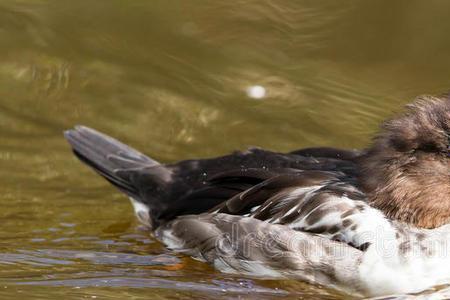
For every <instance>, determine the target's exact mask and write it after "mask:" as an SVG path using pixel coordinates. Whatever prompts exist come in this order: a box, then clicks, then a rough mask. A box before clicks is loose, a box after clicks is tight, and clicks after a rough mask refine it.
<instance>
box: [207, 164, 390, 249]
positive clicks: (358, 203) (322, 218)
mask: <svg viewBox="0 0 450 300" xmlns="http://www.w3.org/2000/svg"><path fill="white" fill-rule="evenodd" d="M242 176H243V175H242ZM222 177H224V178H227V177H226V176H225V174H224V175H222ZM247 180H248V179H247ZM239 181H246V180H245V179H242V178H240V180H239ZM211 212H214V213H225V214H230V215H242V216H248V217H252V218H255V219H259V220H262V221H266V222H268V223H272V224H280V225H285V226H287V227H289V228H291V229H293V230H296V231H303V232H309V233H314V234H320V235H322V236H325V237H327V238H329V239H331V240H336V241H340V242H344V243H347V244H349V245H350V246H353V247H355V248H358V249H361V250H365V249H367V247H368V246H370V245H371V244H372V243H373V242H374V239H375V236H373V235H368V234H367V232H373V230H374V228H377V229H383V230H385V231H386V232H394V229H393V227H392V224H391V222H390V221H389V220H387V219H386V217H385V216H384V214H383V213H382V212H380V211H379V210H377V209H375V208H373V207H371V206H370V205H368V204H367V202H366V196H365V194H364V193H362V192H361V191H359V190H358V189H357V188H356V183H355V179H354V178H353V177H349V176H347V175H345V174H343V173H339V172H327V171H316V170H306V171H303V170H295V169H286V170H280V172H279V174H277V175H275V176H272V177H270V178H268V179H265V180H262V181H261V182H260V183H258V184H256V185H254V186H252V187H251V188H249V189H247V190H245V191H242V192H240V193H238V194H236V195H235V196H233V197H231V198H230V199H229V200H227V201H224V202H222V203H220V204H219V205H218V206H217V207H215V208H214V209H213V210H211Z"/></svg>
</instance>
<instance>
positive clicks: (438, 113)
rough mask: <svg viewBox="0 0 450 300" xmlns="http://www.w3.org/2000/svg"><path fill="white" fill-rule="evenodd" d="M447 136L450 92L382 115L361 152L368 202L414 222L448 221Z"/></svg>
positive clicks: (427, 225) (430, 225)
mask: <svg viewBox="0 0 450 300" xmlns="http://www.w3.org/2000/svg"><path fill="white" fill-rule="evenodd" d="M449 139H450V98H449V97H442V98H436V97H429V96H427V97H420V98H418V99H417V100H416V101H415V102H413V103H412V104H409V105H407V106H406V111H405V112H404V113H403V114H400V115H398V116H396V117H394V118H392V119H390V120H387V121H385V122H384V123H383V124H382V126H381V131H380V133H379V134H378V135H377V136H376V138H375V139H374V142H373V145H372V146H371V147H370V148H369V149H367V151H366V153H365V154H364V155H363V156H362V157H361V158H360V164H361V177H360V181H361V186H362V189H363V190H364V191H365V192H366V193H367V194H368V196H369V201H370V202H371V205H372V206H374V207H376V208H378V209H380V210H382V211H383V212H384V213H385V214H386V215H387V216H388V217H389V218H391V219H395V220H400V221H404V222H407V223H410V224H413V225H416V226H419V227H424V228H435V227H438V226H441V225H444V224H447V223H450V140H449Z"/></svg>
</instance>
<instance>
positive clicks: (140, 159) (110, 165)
mask: <svg viewBox="0 0 450 300" xmlns="http://www.w3.org/2000/svg"><path fill="white" fill-rule="evenodd" d="M64 136H65V138H66V139H67V141H68V142H69V144H70V145H71V147H72V150H73V153H74V154H75V155H76V156H77V157H78V158H79V159H80V160H81V161H82V162H84V163H85V164H87V165H88V166H90V167H91V168H93V169H94V170H95V171H96V172H97V173H99V174H100V175H101V176H103V177H104V178H105V179H106V180H108V181H109V182H111V183H112V184H113V185H114V186H116V187H118V188H119V189H120V190H122V191H123V192H125V193H126V194H128V195H129V196H130V197H132V198H134V199H136V200H138V199H139V198H140V197H139V190H138V188H137V186H136V184H135V183H134V182H133V178H132V177H131V176H130V175H131V174H130V172H129V171H130V170H139V169H142V168H151V167H156V166H159V165H160V164H159V163H158V162H157V161H155V160H153V159H151V158H149V157H147V156H145V155H144V154H142V153H140V152H139V151H137V150H135V149H133V148H131V147H129V146H127V145H125V144H123V143H121V142H119V141H118V140H116V139H114V138H112V137H110V136H107V135H105V134H103V133H100V132H98V131H96V130H94V129H92V128H88V127H85V126H75V128H74V129H70V130H67V131H65V132H64ZM127 171H128V172H127Z"/></svg>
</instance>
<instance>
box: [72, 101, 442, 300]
mask: <svg viewBox="0 0 450 300" xmlns="http://www.w3.org/2000/svg"><path fill="white" fill-rule="evenodd" d="M65 137H66V139H67V140H68V142H69V143H70V145H71V147H72V149H73V152H74V154H75V155H76V156H77V157H78V158H79V159H80V160H81V161H82V162H84V163H86V164H87V165H89V166H90V167H91V168H93V169H94V170H95V171H96V172H97V173H99V174H100V175H101V176H103V177H104V178H105V179H106V180H108V181H109V182H110V183H112V184H113V185H114V186H116V187H117V188H119V189H120V190H121V191H122V192H124V193H125V194H126V195H127V196H128V197H129V198H130V199H131V202H132V204H133V207H134V209H135V212H136V216H137V218H138V219H139V221H140V222H141V223H143V224H144V225H146V226H148V227H149V228H150V229H151V230H152V232H153V233H154V235H155V237H156V238H157V239H159V240H160V241H162V242H163V243H164V244H165V245H166V246H167V247H169V248H170V249H173V250H175V251H178V252H182V253H185V254H186V255H190V256H192V257H194V258H196V259H200V260H203V261H205V262H208V263H210V264H212V265H214V266H215V267H216V268H217V269H219V270H221V271H223V272H231V273H239V274H248V275H252V276H261V277H265V278H298V279H299V280H303V281H307V282H311V283H315V284H320V285H326V286H330V287H334V288H337V289H340V290H344V291H347V292H349V293H353V294H357V295H365V296H377V295H387V294H394V293H410V292H419V291H422V290H424V289H427V288H430V287H432V286H435V285H439V284H446V283H450V271H449V269H448V265H449V263H450V250H449V249H450V248H448V247H447V246H448V245H447V243H448V242H449V241H450V225H448V224H449V223H450V156H449V155H450V141H449V138H450V98H449V97H447V96H445V97H432V96H424V97H420V98H418V99H416V100H415V101H414V102H413V103H412V104H409V105H407V106H406V111H405V112H403V113H402V114H399V115H397V116H395V117H394V118H392V119H389V120H387V121H385V122H384V123H383V124H382V126H381V130H380V133H379V134H378V135H377V136H376V137H375V139H374V141H373V144H372V145H371V146H370V147H368V148H367V149H364V150H343V149H334V148H306V149H301V150H296V151H293V152H290V153H277V152H272V151H267V150H262V149H259V148H251V149H249V150H247V151H243V152H235V153H232V154H230V155H226V156H222V157H217V158H211V159H198V160H184V161H180V162H177V163H172V164H161V163H159V162H157V161H155V160H153V159H152V158H150V157H148V156H146V155H144V154H142V153H140V152H138V151H136V150H134V149H132V148H131V147H129V146H127V145H125V144H123V143H121V142H119V141H117V140H115V139H113V138H111V137H109V136H107V135H105V134H103V133H100V132H98V131H96V130H94V129H91V128H88V127H84V126H76V127H75V128H74V129H71V130H67V131H66V132H65Z"/></svg>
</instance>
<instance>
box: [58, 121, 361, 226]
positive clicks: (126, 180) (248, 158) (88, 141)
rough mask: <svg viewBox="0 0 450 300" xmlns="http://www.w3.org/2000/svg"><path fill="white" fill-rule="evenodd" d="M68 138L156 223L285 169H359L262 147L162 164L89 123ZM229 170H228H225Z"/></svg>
mask: <svg viewBox="0 0 450 300" xmlns="http://www.w3.org/2000/svg"><path fill="white" fill-rule="evenodd" d="M65 137H66V139H67V140H68V142H69V144H70V145H71V146H72V150H73V152H74V153H75V155H76V156H77V157H78V158H79V159H80V160H81V161H82V162H84V163H86V164H87V165H88V166H90V167H91V168H93V169H94V170H95V171H96V172H97V173H99V174H100V175H101V176H103V177H104V178H105V179H106V180H108V181H109V182H110V183H112V184H113V185H114V186H116V187H118V188H119V189H120V190H121V191H123V192H124V193H125V194H127V195H128V196H129V197H131V198H132V199H134V201H135V202H137V205H135V207H138V208H144V209H143V211H144V213H145V214H147V215H149V216H150V219H151V225H152V226H153V227H155V228H156V227H157V226H158V225H159V224H162V223H164V222H168V221H170V220H172V219H174V218H176V217H177V216H180V215H185V214H200V213H203V212H207V211H209V210H210V209H212V208H214V207H215V206H217V205H219V204H220V203H222V202H224V201H226V200H228V199H230V198H232V197H234V196H235V195H236V194H238V193H241V192H243V191H245V190H247V189H249V188H251V187H253V186H254V185H257V184H259V183H261V182H262V181H265V180H267V179H270V178H272V177H275V176H277V175H279V174H281V173H283V172H286V173H289V172H294V171H295V170H326V171H336V170H339V171H340V172H344V173H346V174H349V176H352V175H353V174H355V172H356V169H357V168H356V166H355V164H354V163H353V162H351V161H348V160H341V159H334V158H313V157H305V156H301V155H297V154H283V153H276V152H271V151H265V150H261V149H258V148H252V149H249V150H247V151H243V152H235V153H232V154H230V155H226V156H222V157H216V158H210V159H195V160H184V161H180V162H177V163H174V164H161V163H159V162H157V161H156V160H154V159H152V158H150V157H148V156H146V155H144V154H142V153H140V152H139V151H137V150H135V149H132V148H131V147H129V146H127V145H125V144H123V143H121V142H120V141H118V140H116V139H114V138H112V137H109V136H107V135H105V134H103V133H100V132H98V131H96V130H94V129H91V128H88V127H85V126H76V127H75V128H74V129H71V130H67V131H66V132H65ZM249 170H250V171H249ZM293 170H294V171H293ZM224 171H226V172H229V173H228V174H222V173H223V172H224ZM230 172H231V173H230ZM239 174H241V175H239ZM231 175H233V176H231ZM138 215H139V213H138ZM141 219H146V218H141Z"/></svg>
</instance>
